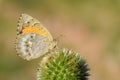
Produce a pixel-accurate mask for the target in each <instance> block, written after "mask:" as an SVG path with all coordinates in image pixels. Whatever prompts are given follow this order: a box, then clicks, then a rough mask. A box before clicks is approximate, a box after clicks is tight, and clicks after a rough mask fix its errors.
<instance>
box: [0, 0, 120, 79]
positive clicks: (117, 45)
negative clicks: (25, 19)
mask: <svg viewBox="0 0 120 80" xmlns="http://www.w3.org/2000/svg"><path fill="white" fill-rule="evenodd" d="M23 12H24V13H27V14H29V15H31V16H33V17H35V18H37V19H38V20H40V21H41V23H42V24H43V25H44V26H45V27H46V28H47V29H48V30H49V31H50V32H51V34H52V35H53V37H54V38H55V37H57V36H59V35H61V34H62V35H63V37H60V39H59V44H58V45H59V47H66V48H69V49H73V50H74V51H76V52H79V53H80V55H81V56H83V57H84V58H85V59H86V60H87V62H88V64H89V67H90V69H91V70H90V74H91V76H90V77H89V80H120V0H0V80H36V71H37V70H36V68H37V66H38V62H39V59H35V60H32V61H29V62H28V61H24V60H23V59H21V58H20V57H18V56H17V55H16V51H15V49H14V41H15V38H16V29H17V20H18V17H19V15H20V14H21V13H23Z"/></svg>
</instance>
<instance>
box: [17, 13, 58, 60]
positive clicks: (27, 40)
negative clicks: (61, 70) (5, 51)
mask: <svg viewBox="0 0 120 80" xmlns="http://www.w3.org/2000/svg"><path fill="white" fill-rule="evenodd" d="M15 43H16V46H15V48H16V51H17V54H18V55H19V56H20V57H22V58H23V59H25V60H32V59H35V58H38V57H40V56H43V55H45V54H46V53H48V52H49V51H50V50H52V49H53V48H54V47H55V46H56V41H54V39H53V37H52V35H51V34H50V32H49V31H48V30H47V29H46V28H45V27H44V26H43V25H42V24H41V23H40V22H39V21H38V20H37V19H35V18H33V17H31V16H30V15H28V14H21V15H20V17H19V20H18V27H17V37H16V41H15Z"/></svg>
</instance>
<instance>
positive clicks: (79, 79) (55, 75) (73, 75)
mask: <svg viewBox="0 0 120 80" xmlns="http://www.w3.org/2000/svg"><path fill="white" fill-rule="evenodd" d="M88 71H89V68H88V66H87V64H86V62H85V60H83V59H82V58H81V56H80V55H79V54H78V53H75V52H73V51H72V50H68V49H62V50H59V51H55V52H51V53H50V54H48V55H46V56H44V57H43V59H42V60H41V62H40V64H39V69H38V73H37V80H87V79H88V78H87V76H89V74H88Z"/></svg>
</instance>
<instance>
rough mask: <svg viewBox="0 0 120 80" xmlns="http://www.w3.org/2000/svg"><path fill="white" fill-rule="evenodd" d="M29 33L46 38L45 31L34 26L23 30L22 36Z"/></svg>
mask: <svg viewBox="0 0 120 80" xmlns="http://www.w3.org/2000/svg"><path fill="white" fill-rule="evenodd" d="M27 33H35V34H40V35H43V36H46V34H45V32H44V31H42V30H40V29H39V28H37V27H34V26H29V27H26V28H25V29H23V30H22V34H27Z"/></svg>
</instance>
